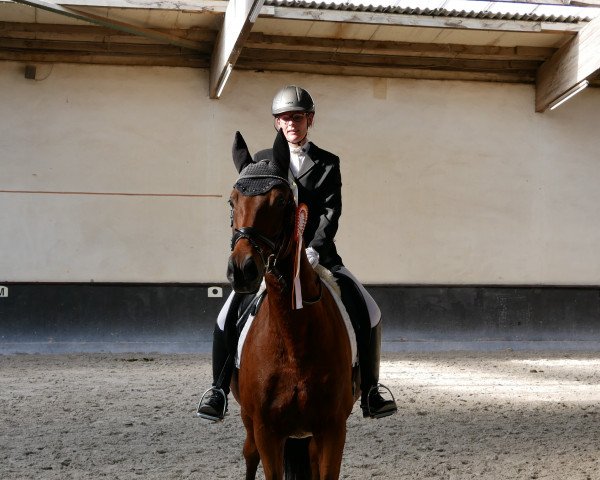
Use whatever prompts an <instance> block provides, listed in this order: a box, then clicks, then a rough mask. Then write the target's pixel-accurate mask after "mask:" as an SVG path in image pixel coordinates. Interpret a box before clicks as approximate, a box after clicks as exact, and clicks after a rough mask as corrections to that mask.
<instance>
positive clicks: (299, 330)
mask: <svg viewBox="0 0 600 480" xmlns="http://www.w3.org/2000/svg"><path fill="white" fill-rule="evenodd" d="M278 270H279V272H278V273H279V274H277V273H268V274H266V275H265V283H266V287H267V301H268V302H269V323H270V327H271V328H272V329H273V330H274V331H275V333H276V335H277V336H276V338H279V339H280V340H281V342H282V344H283V346H284V349H285V350H286V352H287V353H288V354H291V355H292V356H298V355H299V354H301V353H302V352H304V347H303V345H302V339H303V338H306V336H307V334H308V333H307V332H312V333H313V334H314V329H312V325H311V322H312V321H314V320H315V319H314V315H303V313H304V308H302V309H298V310H294V309H292V284H293V282H294V279H293V259H291V258H290V259H289V260H288V259H286V260H285V261H283V262H281V264H280V266H279V268H278ZM282 279H283V281H282ZM300 285H301V290H302V298H303V300H304V301H305V302H315V301H318V300H319V299H320V297H321V294H322V288H323V287H322V285H321V280H320V278H319V276H318V275H317V273H316V272H315V270H314V268H313V267H312V266H311V265H310V262H309V261H308V258H307V257H306V253H305V252H304V249H302V252H301V258H300ZM317 303H318V302H317Z"/></svg>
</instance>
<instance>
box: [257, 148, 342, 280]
mask: <svg viewBox="0 0 600 480" xmlns="http://www.w3.org/2000/svg"><path fill="white" fill-rule="evenodd" d="M307 155H308V156H309V157H310V159H311V160H312V161H313V162H314V164H313V165H312V166H311V167H310V169H309V170H307V171H302V172H301V173H300V175H299V176H298V178H295V181H296V185H297V187H298V203H305V204H306V206H307V207H308V222H307V225H306V228H305V230H304V244H305V246H306V247H312V248H314V249H315V250H316V251H317V252H318V253H319V263H320V264H321V265H323V266H324V267H326V268H329V269H331V268H332V267H334V266H336V265H343V263H342V258H341V257H340V256H339V255H338V253H337V249H336V247H335V234H336V233H337V230H338V223H339V219H340V216H341V215H342V176H341V173H340V159H339V157H337V156H336V155H334V154H333V153H330V152H328V151H326V150H323V149H321V148H319V147H317V146H316V145H315V144H314V143H312V142H311V143H309V148H308V151H307ZM272 158H273V150H272V149H267V150H261V151H260V152H258V153H257V154H256V155H255V156H254V161H255V162H257V161H259V160H263V159H272ZM290 175H292V174H291V173H290Z"/></svg>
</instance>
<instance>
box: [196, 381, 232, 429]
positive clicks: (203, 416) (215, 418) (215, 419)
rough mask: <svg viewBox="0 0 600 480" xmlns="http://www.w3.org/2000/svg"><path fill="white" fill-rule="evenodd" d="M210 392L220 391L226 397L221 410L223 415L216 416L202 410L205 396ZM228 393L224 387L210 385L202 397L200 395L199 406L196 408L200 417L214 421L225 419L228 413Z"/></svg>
mask: <svg viewBox="0 0 600 480" xmlns="http://www.w3.org/2000/svg"><path fill="white" fill-rule="evenodd" d="M209 392H218V393H220V394H221V395H223V398H224V399H225V403H224V405H223V411H222V412H221V416H220V417H214V416H212V415H207V414H205V413H202V412H200V407H201V406H202V401H203V400H204V397H206V395H207V394H208V393H209ZM227 404H228V401H227V395H226V394H225V391H224V390H223V389H222V388H218V387H210V388H209V389H208V390H206V392H204V393H203V394H202V397H200V401H199V402H198V408H197V409H196V416H197V417H200V418H204V419H205V420H212V421H213V422H222V421H223V420H224V419H225V414H226V413H227Z"/></svg>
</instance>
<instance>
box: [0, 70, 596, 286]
mask: <svg viewBox="0 0 600 480" xmlns="http://www.w3.org/2000/svg"><path fill="white" fill-rule="evenodd" d="M23 69H24V66H23V65H22V64H19V63H11V62H4V63H0V156H1V158H0V172H1V173H0V190H3V191H7V190H12V191H15V190H19V191H36V192H42V191H45V192H84V193H85V192H87V193H90V192H97V193H135V194H158V193H160V194H174V195H187V194H194V195H219V196H220V197H218V198H215V197H206V198H199V197H185V196H146V195H135V196H125V195H92V194H85V195H81V194H76V195H73V194H68V195H67V194H58V193H50V194H43V193H0V225H1V234H0V252H1V254H0V281H3V282H9V281H26V282H29V281H84V282H87V281H90V280H93V281H97V282H99V281H112V282H215V283H221V282H225V281H226V280H225V265H226V260H227V255H228V247H229V245H228V243H229V235H230V233H229V224H228V221H229V218H228V216H229V211H228V207H227V203H226V201H227V198H228V196H229V192H230V188H231V185H232V184H233V182H234V180H235V177H236V174H235V170H234V167H233V164H232V163H231V158H230V148H231V140H232V138H233V133H234V132H235V130H237V129H239V130H241V131H242V133H243V134H244V135H245V137H246V140H247V141H248V144H249V146H250V148H251V149H252V150H257V149H259V148H264V147H267V146H269V145H270V144H271V143H272V140H273V137H274V130H273V127H272V122H271V118H270V102H271V99H272V96H273V95H274V93H275V92H276V90H277V89H278V88H279V87H281V86H282V85H284V84H286V83H292V82H297V83H299V84H301V85H303V86H305V88H307V89H308V90H309V91H310V92H311V94H313V96H314V97H315V100H316V102H317V122H316V126H315V128H314V129H313V131H312V132H311V138H312V140H313V141H314V142H315V143H317V144H318V145H320V146H321V147H323V148H326V149H328V150H331V151H333V152H335V153H337V154H338V155H340V157H341V158H342V177H343V181H344V189H343V195H344V213H343V215H342V220H341V228H340V232H339V235H338V248H339V251H340V253H341V254H342V256H343V258H344V260H345V263H346V264H347V266H348V267H349V268H350V269H351V270H352V271H353V272H354V273H355V274H356V275H357V276H358V277H359V278H361V279H362V280H363V281H364V282H365V283H405V284H413V283H416V284H557V285H575V284H577V285H585V284H592V285H598V284H600V248H599V246H600V188H599V186H600V138H599V134H598V132H599V131H600V129H599V127H598V123H599V119H600V91H598V90H593V89H588V90H586V91H584V92H583V93H581V94H580V95H578V96H577V97H576V98H574V99H573V100H571V101H570V102H568V103H567V104H565V105H564V106H562V107H560V108H559V109H558V110H556V111H553V112H548V113H545V114H536V113H534V108H533V102H534V98H533V97H534V88H533V86H528V85H505V84H490V83H468V82H447V81H413V80H392V79H388V80H386V79H369V78H359V77H333V76H318V75H291V74H284V73H254V72H238V71H236V72H234V74H233V75H232V78H231V80H230V83H229V84H228V85H227V87H226V89H225V92H224V96H223V98H222V99H221V100H217V101H214V100H209V99H208V97H207V92H208V86H207V81H208V75H207V72H206V71H202V70H192V69H190V70H187V69H170V68H138V67H135V68H134V67H106V66H83V65H63V64H56V65H54V66H53V68H52V69H51V70H50V69H49V68H48V70H47V73H48V76H47V78H46V79H45V80H42V81H32V80H26V79H25V78H24V77H23Z"/></svg>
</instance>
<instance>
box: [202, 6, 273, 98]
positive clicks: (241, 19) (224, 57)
mask: <svg viewBox="0 0 600 480" xmlns="http://www.w3.org/2000/svg"><path fill="white" fill-rule="evenodd" d="M263 4H264V0H229V4H228V5H227V10H226V11H225V18H224V19H223V25H222V27H221V30H220V31H219V35H218V36H217V41H216V42H215V47H214V50H213V53H212V58H211V62H210V83H209V97H210V98H219V97H220V96H221V93H222V92H223V88H224V87H225V83H227V79H228V78H229V75H230V74H231V71H232V70H233V67H234V65H235V62H236V61H237V59H238V57H239V56H240V52H241V51H242V47H243V46H244V42H245V41H246V38H248V35H249V34H250V30H251V29H252V26H253V25H254V22H256V19H257V18H258V14H259V13H260V10H261V8H262V6H263Z"/></svg>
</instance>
